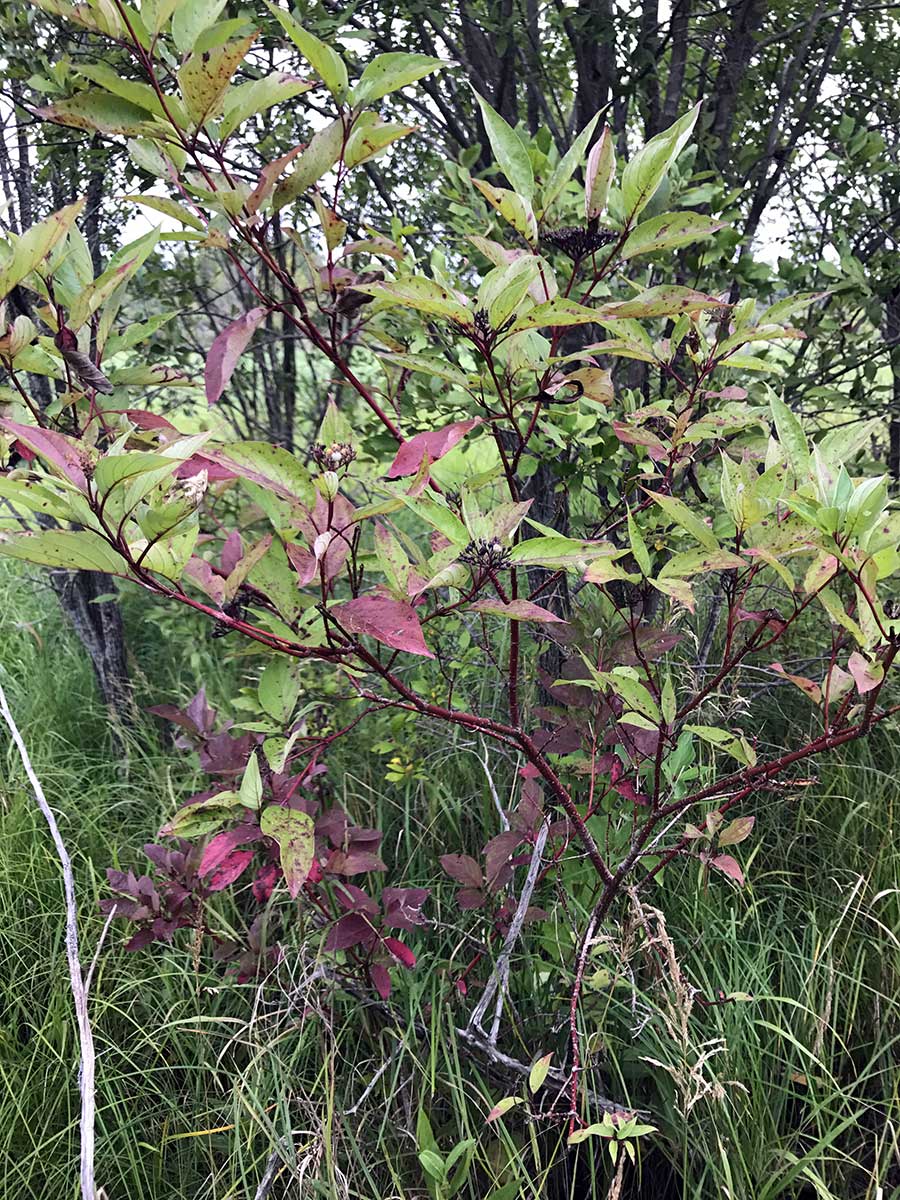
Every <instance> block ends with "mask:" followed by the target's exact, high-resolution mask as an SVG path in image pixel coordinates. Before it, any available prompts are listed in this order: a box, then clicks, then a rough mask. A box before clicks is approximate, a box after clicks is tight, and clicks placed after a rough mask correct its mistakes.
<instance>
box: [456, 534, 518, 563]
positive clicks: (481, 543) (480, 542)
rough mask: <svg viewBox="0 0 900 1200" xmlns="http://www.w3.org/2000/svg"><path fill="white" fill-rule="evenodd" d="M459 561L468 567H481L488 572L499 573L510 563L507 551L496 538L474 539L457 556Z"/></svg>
mask: <svg viewBox="0 0 900 1200" xmlns="http://www.w3.org/2000/svg"><path fill="white" fill-rule="evenodd" d="M459 561H460V562H462V563H465V564H466V565H467V566H469V567H481V568H482V569H486V570H488V571H499V570H501V569H502V568H503V567H508V566H509V563H510V553H509V549H508V548H507V547H506V546H504V545H503V544H502V542H499V541H498V540H497V539H496V538H476V539H475V540H474V541H471V542H469V544H468V546H466V548H465V550H463V552H462V554H460V556H459Z"/></svg>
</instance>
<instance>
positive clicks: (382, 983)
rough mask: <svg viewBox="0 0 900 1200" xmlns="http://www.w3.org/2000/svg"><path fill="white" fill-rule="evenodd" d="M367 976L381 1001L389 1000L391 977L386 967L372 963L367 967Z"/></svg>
mask: <svg viewBox="0 0 900 1200" xmlns="http://www.w3.org/2000/svg"><path fill="white" fill-rule="evenodd" d="M369 976H370V977H371V980H372V983H373V984H374V985H375V990H376V992H377V993H378V995H379V996H380V997H381V998H382V1000H388V999H390V995H391V976H390V972H389V971H388V969H387V967H385V966H382V964H381V963H372V965H371V966H370V967H369Z"/></svg>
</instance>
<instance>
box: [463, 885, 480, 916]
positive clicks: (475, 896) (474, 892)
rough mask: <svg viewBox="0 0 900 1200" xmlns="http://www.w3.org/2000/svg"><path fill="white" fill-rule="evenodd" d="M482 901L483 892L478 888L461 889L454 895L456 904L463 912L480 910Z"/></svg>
mask: <svg viewBox="0 0 900 1200" xmlns="http://www.w3.org/2000/svg"><path fill="white" fill-rule="evenodd" d="M484 900H485V896H484V892H482V891H481V889H480V888H461V889H460V890H459V891H458V892H457V893H456V903H457V904H458V905H459V907H460V908H461V909H462V910H463V911H464V912H466V911H468V910H469V909H471V908H481V906H482V904H484Z"/></svg>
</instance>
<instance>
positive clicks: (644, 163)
mask: <svg viewBox="0 0 900 1200" xmlns="http://www.w3.org/2000/svg"><path fill="white" fill-rule="evenodd" d="M699 112H700V104H699V102H698V103H697V104H695V105H694V107H693V108H692V109H691V110H690V111H689V112H686V113H685V114H684V116H683V117H680V118H679V119H678V120H677V121H676V122H675V124H674V125H672V126H671V127H670V128H669V129H666V130H665V131H664V132H663V133H658V134H657V135H656V137H653V138H651V139H650V141H649V142H648V143H647V144H646V146H644V147H643V149H641V150H639V151H638V152H637V154H635V156H634V157H633V158H632V159H631V161H630V162H628V163H626V164H625V169H624V171H623V172H622V204H623V208H624V210H625V214H626V216H627V217H628V219H629V221H632V222H633V220H634V218H635V217H636V216H637V215H638V213H640V212H642V211H643V209H645V208H646V207H647V205H648V204H649V203H650V201H651V200H652V198H653V194H654V192H655V191H656V189H657V188H658V187H659V185H660V183H661V182H662V180H663V176H664V175H665V173H666V171H668V169H669V167H670V166H671V165H672V163H673V162H674V161H675V159H676V158H677V157H678V155H679V154H680V153H681V151H682V150H683V149H684V147H685V145H686V144H687V142H688V139H689V138H690V136H691V133H692V132H693V129H694V125H695V124H696V121H697V116H698V114H699Z"/></svg>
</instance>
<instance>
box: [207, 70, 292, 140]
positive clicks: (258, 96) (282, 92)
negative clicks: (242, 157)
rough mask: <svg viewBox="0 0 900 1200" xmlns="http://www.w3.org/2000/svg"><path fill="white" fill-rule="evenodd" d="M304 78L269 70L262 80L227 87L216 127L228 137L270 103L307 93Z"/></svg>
mask: <svg viewBox="0 0 900 1200" xmlns="http://www.w3.org/2000/svg"><path fill="white" fill-rule="evenodd" d="M312 86H313V85H312V83H310V81H309V80H308V79H300V78H299V77H298V76H297V75H290V74H288V72H287V71H273V72H272V73H271V74H269V75H264V76H263V77H262V79H252V80H251V81H250V82H249V83H241V84H239V85H238V86H237V87H232V88H229V90H228V92H227V94H226V96H225V102H224V106H223V107H224V114H223V116H222V123H221V124H220V126H219V134H220V136H221V137H223V138H227V137H230V136H231V134H232V133H234V131H235V129H237V128H238V126H239V125H241V124H242V123H243V122H244V121H246V120H247V118H248V117H252V116H254V115H256V114H258V113H264V112H266V110H267V109H270V108H271V107H272V105H273V104H283V103H284V101H285V100H292V99H293V98H294V97H295V96H300V95H302V94H303V93H304V92H308V91H309V89H310V88H311V87H312Z"/></svg>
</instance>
